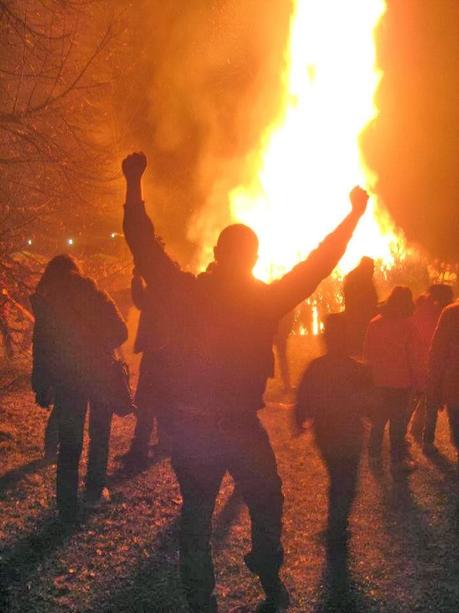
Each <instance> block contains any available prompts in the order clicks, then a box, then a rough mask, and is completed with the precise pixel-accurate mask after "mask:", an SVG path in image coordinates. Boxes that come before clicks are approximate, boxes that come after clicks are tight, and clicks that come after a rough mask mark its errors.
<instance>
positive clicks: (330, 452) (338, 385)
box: [295, 313, 376, 546]
mask: <svg viewBox="0 0 459 613" xmlns="http://www.w3.org/2000/svg"><path fill="white" fill-rule="evenodd" d="M323 338H324V341H325V346H326V353H325V354H324V355H322V356H321V357H319V358H316V359H315V360H312V362H311V363H310V364H309V366H308V367H307V368H306V371H305V372H304V374H303V376H302V379H301V383H300V385H299V388H298V399H297V404H296V408H295V417H296V423H297V427H298V428H299V429H301V428H302V426H303V423H304V422H305V421H306V420H308V421H309V420H312V427H313V432H314V438H315V442H316V445H317V447H318V449H319V452H320V455H321V456H322V459H323V461H324V463H325V466H326V468H327V472H328V476H329V489H328V528H327V540H328V543H329V545H331V546H334V545H338V546H339V545H344V544H345V543H346V540H347V538H348V523H349V514H350V512H351V508H352V504H353V501H354V499H355V496H356V493H357V482H358V469H359V463H360V456H361V450H362V441H363V432H364V418H365V417H369V416H370V414H371V413H372V411H373V410H374V407H375V402H376V395H375V388H374V386H373V383H372V379H371V374H370V371H369V369H368V367H367V366H366V365H364V364H362V363H361V362H358V361H357V360H355V359H354V358H351V357H350V356H349V354H348V344H347V338H348V337H347V320H346V318H345V316H344V314H343V313H333V314H330V315H328V317H327V318H326V320H325V326H324V333H323Z"/></svg>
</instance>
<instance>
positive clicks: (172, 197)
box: [116, 0, 291, 261]
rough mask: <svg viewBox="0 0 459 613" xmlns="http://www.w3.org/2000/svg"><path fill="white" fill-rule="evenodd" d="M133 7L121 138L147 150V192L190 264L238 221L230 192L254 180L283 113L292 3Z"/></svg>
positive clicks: (253, 0)
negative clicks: (254, 164)
mask: <svg viewBox="0 0 459 613" xmlns="http://www.w3.org/2000/svg"><path fill="white" fill-rule="evenodd" d="M133 6H134V7H135V12H134V11H133V10H131V11H130V13H129V15H128V17H127V31H126V46H125V59H124V65H123V66H122V73H123V78H122V79H119V82H118V85H117V92H116V94H117V95H116V97H117V99H118V106H119V108H118V114H119V116H120V118H121V119H120V141H121V144H122V146H123V147H124V148H125V149H128V148H130V149H134V150H139V149H143V150H144V151H145V152H146V153H147V154H148V157H149V173H148V174H149V179H147V184H146V185H147V189H146V197H147V199H148V201H149V203H150V204H151V207H152V209H151V210H152V211H154V215H155V218H156V220H157V222H158V228H159V231H160V233H161V234H162V236H163V237H164V238H165V239H166V241H167V243H168V246H170V247H171V250H172V251H173V252H174V253H175V254H176V255H177V256H178V257H179V258H180V259H181V260H182V261H189V260H190V258H191V257H192V255H193V252H194V251H195V250H196V247H197V246H199V243H201V241H202V240H205V241H207V240H213V238H214V237H215V234H216V232H217V231H218V230H219V229H221V228H222V226H223V225H224V224H225V223H227V222H228V221H229V212H228V201H227V199H228V192H229V191H230V189H231V188H233V187H235V186H237V185H239V184H241V183H244V182H245V181H246V179H248V174H247V173H248V172H249V166H250V164H249V158H251V156H252V155H253V151H256V150H257V148H258V145H259V142H260V139H261V137H262V134H263V131H264V129H265V128H266V126H267V125H269V124H270V123H271V122H272V121H273V119H274V118H275V117H276V113H277V112H278V109H279V106H280V104H279V100H280V96H281V92H282V72H283V66H284V53H285V48H286V45H287V40H288V27H289V17H290V13H291V4H290V3H289V2H286V1H285V0H273V1H271V2H269V3H266V2H263V1H261V0H227V1H220V2H209V1H193V2H164V1H158V0H155V1H154V2H151V1H149V2H146V1H145V2H136V3H133ZM198 212H199V213H203V214H202V215H201V214H199V220H201V221H199V220H198V219H197V217H196V216H197V214H198Z"/></svg>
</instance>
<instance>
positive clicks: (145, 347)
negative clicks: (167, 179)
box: [122, 269, 170, 472]
mask: <svg viewBox="0 0 459 613" xmlns="http://www.w3.org/2000/svg"><path fill="white" fill-rule="evenodd" d="M131 293H132V301H133V303H134V305H135V306H136V308H137V309H139V310H140V319H139V326H138V330H137V336H136V340H135V344H134V351H135V353H142V359H141V362H140V367H139V380H138V383H137V392H136V406H137V411H136V426H135V431H134V436H133V438H132V441H131V445H130V448H129V451H128V452H127V453H126V454H125V455H124V456H123V458H122V460H123V462H124V464H125V467H126V469H127V470H128V471H132V472H137V471H141V470H144V468H145V467H146V466H147V464H148V454H149V444H150V438H151V434H152V432H153V429H154V424H155V418H156V424H157V437H158V444H157V446H156V451H157V453H161V452H165V453H167V454H168V453H169V446H170V444H169V435H168V423H169V415H168V404H169V401H168V395H169V394H170V390H169V384H170V382H169V381H168V379H167V370H168V367H167V346H168V343H169V333H168V325H169V322H168V320H167V316H166V314H165V313H164V311H163V310H161V309H160V308H158V297H157V296H155V293H154V291H153V289H152V288H148V287H146V286H145V284H144V283H143V280H142V277H141V276H140V275H139V273H138V272H137V270H136V269H134V273H133V276H132V282H131Z"/></svg>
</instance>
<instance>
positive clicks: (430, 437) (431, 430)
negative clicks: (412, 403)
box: [422, 404, 438, 445]
mask: <svg viewBox="0 0 459 613" xmlns="http://www.w3.org/2000/svg"><path fill="white" fill-rule="evenodd" d="M425 410H426V416H425V422H424V432H423V435H422V442H423V443H424V444H426V445H433V444H434V441H435V430H436V429H437V419H438V408H437V407H432V406H429V405H428V404H426V409H425Z"/></svg>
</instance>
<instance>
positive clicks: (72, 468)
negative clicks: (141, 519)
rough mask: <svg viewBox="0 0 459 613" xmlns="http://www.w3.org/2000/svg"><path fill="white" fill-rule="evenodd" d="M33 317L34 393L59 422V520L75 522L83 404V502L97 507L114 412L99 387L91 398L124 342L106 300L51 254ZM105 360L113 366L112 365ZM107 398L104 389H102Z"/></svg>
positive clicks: (64, 259)
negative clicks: (85, 455)
mask: <svg viewBox="0 0 459 613" xmlns="http://www.w3.org/2000/svg"><path fill="white" fill-rule="evenodd" d="M31 303H32V307H33V312H34V315H35V325H34V332H33V370H32V389H33V390H34V392H35V394H36V401H37V403H38V404H39V405H40V406H42V407H49V405H50V404H51V402H52V401H54V405H55V408H54V411H55V412H56V415H57V421H58V441H59V450H58V458H57V479H56V499H57V508H58V512H59V517H60V518H61V520H62V521H64V522H66V523H67V522H70V523H72V522H74V521H76V519H77V493H78V467H79V462H80V456H81V452H82V447H83V429H84V420H85V415H86V412H87V407H88V404H89V437H90V441H89V453H88V469H87V476H86V499H87V502H88V503H89V504H96V503H97V502H98V501H100V500H101V499H102V498H104V497H107V496H108V490H106V488H105V480H106V469H107V460H108V451H109V437H110V425H111V419H112V412H113V411H112V408H111V406H110V404H109V403H108V402H106V401H104V399H103V397H104V394H103V392H104V390H102V393H98V394H97V399H96V398H95V397H94V396H95V395H96V394H95V391H94V390H95V384H96V382H97V381H98V380H99V377H98V373H99V372H100V369H101V368H102V367H103V366H104V363H105V362H106V361H107V360H109V361H111V358H112V354H113V351H114V349H115V348H116V347H118V346H119V345H120V344H121V343H123V342H124V341H125V340H126V338H127V328H126V325H125V323H124V321H123V319H122V318H121V316H120V314H119V312H118V310H117V308H116V307H115V305H114V303H113V301H112V300H111V299H110V297H109V296H108V295H107V294H106V293H104V292H102V291H100V290H99V289H98V288H97V286H96V284H95V282H94V281H93V280H92V279H90V278H87V277H84V276H83V274H82V273H81V271H80V269H79V268H78V265H77V264H76V262H75V260H74V259H73V258H71V257H70V256H68V255H58V256H56V257H54V258H53V259H52V260H51V261H50V262H49V263H48V265H47V266H46V268H45V271H44V273H43V275H42V277H41V279H40V281H39V283H38V285H37V287H36V290H35V293H34V294H33V295H32V296H31ZM110 363H111V362H110ZM106 391H107V393H108V391H109V390H106Z"/></svg>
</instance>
